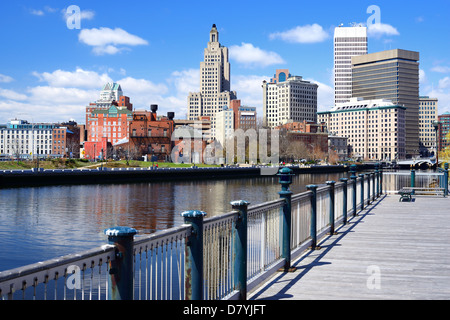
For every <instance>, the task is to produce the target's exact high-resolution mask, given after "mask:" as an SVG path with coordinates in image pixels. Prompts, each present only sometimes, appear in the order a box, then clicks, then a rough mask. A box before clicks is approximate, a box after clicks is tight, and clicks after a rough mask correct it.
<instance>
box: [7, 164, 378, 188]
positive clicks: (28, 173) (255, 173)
mask: <svg viewBox="0 0 450 320" xmlns="http://www.w3.org/2000/svg"><path fill="white" fill-rule="evenodd" d="M369 167H372V166H370V165H369V166H368V165H359V166H358V170H365V169H368V168H369ZM263 168H270V167H257V166H253V167H191V168H153V167H148V168H106V167H103V168H97V169H46V170H44V169H30V170H3V171H0V188H1V189H8V188H18V187H39V186H50V185H75V184H76V185H80V184H109V183H135V182H161V181H175V180H187V179H188V180H214V179H236V178H256V177H270V176H276V174H268V172H267V170H265V169H263ZM289 168H290V169H292V170H293V173H294V174H308V173H337V172H347V171H349V166H343V165H334V166H332V165H330V166H308V167H299V166H290V167H289ZM261 169H263V171H262V170H261Z"/></svg>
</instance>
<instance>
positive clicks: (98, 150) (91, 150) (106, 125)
mask: <svg viewBox="0 0 450 320" xmlns="http://www.w3.org/2000/svg"><path fill="white" fill-rule="evenodd" d="M131 120H132V111H131V110H129V109H128V108H127V107H124V106H122V107H120V106H118V103H114V104H112V105H111V106H110V107H109V108H107V109H104V108H94V109H92V110H91V113H90V114H89V117H88V119H87V123H86V124H87V141H86V142H85V143H84V151H85V157H86V158H88V159H95V158H98V157H99V156H102V157H103V158H107V157H108V156H109V155H108V152H109V151H111V150H110V149H111V147H112V145H114V144H115V143H117V142H118V141H120V140H122V139H125V138H129V124H130V122H131ZM102 149H103V153H102Z"/></svg>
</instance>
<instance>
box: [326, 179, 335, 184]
mask: <svg viewBox="0 0 450 320" xmlns="http://www.w3.org/2000/svg"><path fill="white" fill-rule="evenodd" d="M325 183H326V184H335V183H336V181H333V180H330V181H325Z"/></svg>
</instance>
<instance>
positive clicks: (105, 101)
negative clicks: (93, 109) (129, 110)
mask: <svg viewBox="0 0 450 320" xmlns="http://www.w3.org/2000/svg"><path fill="white" fill-rule="evenodd" d="M121 96H123V91H122V88H121V87H120V84H118V83H110V82H109V83H107V84H105V85H104V86H103V88H102V90H101V91H100V99H99V100H97V101H96V106H97V107H108V108H109V107H110V106H111V103H112V102H113V101H119V98H120V97H121Z"/></svg>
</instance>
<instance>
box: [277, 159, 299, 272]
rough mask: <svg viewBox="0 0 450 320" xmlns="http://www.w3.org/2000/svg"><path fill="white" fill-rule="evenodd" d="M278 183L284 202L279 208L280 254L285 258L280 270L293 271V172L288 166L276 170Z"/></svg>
mask: <svg viewBox="0 0 450 320" xmlns="http://www.w3.org/2000/svg"><path fill="white" fill-rule="evenodd" d="M277 175H278V177H279V178H278V183H279V184H280V185H281V191H280V192H278V194H279V195H280V198H281V199H284V200H285V201H284V204H283V207H282V209H281V213H282V221H283V224H282V229H281V231H282V235H281V239H282V241H281V256H282V258H284V259H285V264H284V267H283V268H282V270H283V271H284V272H293V271H295V267H292V266H291V223H292V221H291V220H292V219H291V218H292V211H291V196H292V192H291V191H290V190H289V186H290V185H291V184H292V176H294V173H293V172H292V170H291V169H289V168H286V167H285V168H282V169H280V170H279V172H278V174H277Z"/></svg>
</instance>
